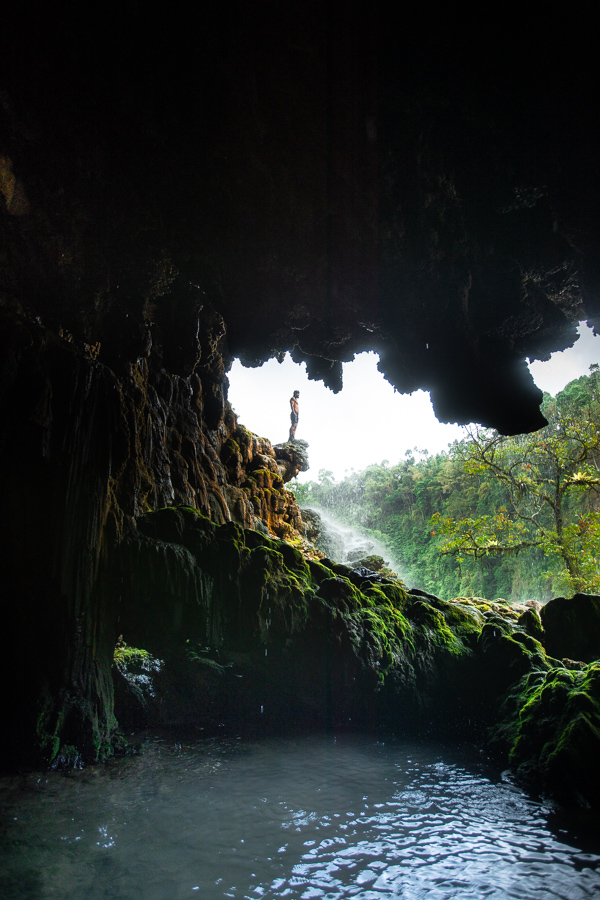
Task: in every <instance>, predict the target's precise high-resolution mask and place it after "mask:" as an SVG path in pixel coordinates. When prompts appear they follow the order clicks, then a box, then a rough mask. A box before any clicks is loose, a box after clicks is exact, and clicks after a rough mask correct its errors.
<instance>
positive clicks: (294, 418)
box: [290, 412, 298, 425]
mask: <svg viewBox="0 0 600 900" xmlns="http://www.w3.org/2000/svg"><path fill="white" fill-rule="evenodd" d="M290 420H291V422H292V425H297V424H298V413H295V412H293V413H290Z"/></svg>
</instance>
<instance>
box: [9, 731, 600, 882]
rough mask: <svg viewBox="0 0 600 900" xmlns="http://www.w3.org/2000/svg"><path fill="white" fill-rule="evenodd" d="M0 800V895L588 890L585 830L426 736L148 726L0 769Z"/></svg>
mask: <svg viewBox="0 0 600 900" xmlns="http://www.w3.org/2000/svg"><path fill="white" fill-rule="evenodd" d="M0 804H1V807H2V811H3V813H4V822H5V824H4V826H3V828H2V830H1V832H0V852H1V853H2V858H3V873H4V874H3V883H2V889H1V890H0V895H1V896H2V898H3V900H17V898H18V900H50V898H53V897H57V896H59V897H61V900H81V898H82V897H85V898H86V900H109V898H110V900H184V898H193V897H200V898H202V900H220V898H225V897H227V898H237V900H253V898H254V900H260V898H264V900H268V898H288V900H310V898H323V900H347V898H360V900H387V898H403V900H416V898H425V897H427V900H463V898H471V897H477V898H491V900H500V898H502V900H507V898H513V897H514V898H518V900H546V898H549V900H553V898H556V900H585V898H592V897H598V896H600V856H598V855H596V852H595V851H596V850H600V845H598V844H596V845H594V847H593V848H591V847H590V846H589V843H588V844H587V845H586V847H585V852H584V850H583V849H579V847H578V845H577V842H575V841H571V842H569V831H568V829H563V830H562V831H560V837H559V836H557V830H556V829H555V830H553V829H551V828H550V827H549V824H548V819H549V812H548V810H547V809H545V808H544V807H543V806H542V805H541V804H539V803H537V802H535V801H534V800H532V799H531V798H529V797H528V796H527V795H525V794H523V793H522V792H521V791H519V790H517V789H516V788H515V787H514V786H513V785H512V784H510V782H503V781H501V780H500V779H499V778H497V777H496V776H495V774H494V773H490V772H488V771H486V770H485V767H484V765H483V764H482V763H481V761H480V760H478V759H477V758H475V757H473V756H471V757H470V758H469V759H467V757H466V756H465V754H464V752H463V754H462V756H461V755H459V754H457V752H456V751H455V750H450V749H448V748H444V747H439V746H435V745H418V744H414V743H407V742H402V741H391V742H386V743H385V744H381V743H377V742H376V741H375V740H373V739H372V738H366V737H357V736H352V737H351V736H345V737H344V738H338V739H337V740H335V739H333V738H331V737H324V736H311V737H305V738H295V739H292V738H289V739H282V738H278V739H269V740H264V741H255V742H250V743H243V742H240V741H237V742H231V741H230V742H225V741H223V742H217V741H212V742H211V741H204V742H196V743H194V742H191V743H189V744H186V743H185V742H183V743H181V742H180V743H174V742H171V743H169V741H167V740H165V739H160V740H159V739H156V740H153V741H151V742H150V743H149V745H148V748H147V750H146V753H145V754H144V755H143V756H142V757H139V758H137V759H133V760H125V761H122V762H120V763H115V764H114V765H111V766H108V767H105V768H102V769H97V770H87V771H83V772H78V773H74V774H73V775H72V776H70V777H68V778H67V777H64V776H60V775H57V774H56V773H53V774H51V775H48V776H45V777H44V778H41V779H40V778H39V777H36V778H34V777H24V778H12V779H8V778H6V779H0ZM591 849H593V852H590V850H591Z"/></svg>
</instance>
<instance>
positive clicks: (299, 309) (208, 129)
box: [0, 0, 600, 433]
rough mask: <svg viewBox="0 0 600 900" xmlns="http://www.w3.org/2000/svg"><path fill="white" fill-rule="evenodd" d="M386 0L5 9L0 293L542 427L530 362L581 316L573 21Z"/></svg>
mask: <svg viewBox="0 0 600 900" xmlns="http://www.w3.org/2000/svg"><path fill="white" fill-rule="evenodd" d="M387 6H389V4H388V5H386V6H384V5H383V4H382V5H381V6H378V5H377V4H374V3H372V2H370V3H366V2H359V0H354V2H347V3H345V2H344V3H342V2H333V0H332V2H329V3H327V2H310V0H307V2H274V0H264V2H233V3H230V4H211V3H208V4H205V5H204V6H203V7H202V9H201V14H200V15H199V16H197V15H196V13H197V10H194V9H193V7H191V6H184V5H179V4H177V3H175V4H172V5H170V6H169V7H168V8H165V9H164V10H163V12H162V14H161V15H160V16H159V15H153V16H149V15H148V13H147V11H146V8H145V7H144V6H143V5H142V4H140V3H138V2H133V0H128V2H123V3H121V4H119V6H118V7H117V6H116V5H115V6H114V12H113V14H111V12H110V11H111V9H112V5H111V4H103V5H102V6H100V5H98V6H97V7H94V6H93V5H92V6H91V7H89V6H86V7H84V8H81V9H80V10H77V11H74V10H72V9H70V10H68V11H64V10H63V9H62V7H61V6H60V4H52V3H51V4H48V5H47V6H46V7H45V11H44V12H41V13H40V14H39V16H38V18H36V19H33V18H32V17H26V16H23V21H18V19H17V17H16V15H15V16H14V17H13V19H14V21H12V22H11V23H9V24H8V25H7V26H6V23H5V26H6V27H4V36H3V54H2V62H1V66H2V71H1V83H0V91H1V110H0V168H1V173H0V174H1V180H0V187H1V188H2V197H3V199H4V202H3V203H0V225H1V227H2V233H3V247H2V250H1V253H2V273H1V274H0V296H1V298H2V302H5V303H6V302H12V303H19V304H21V305H22V306H23V307H24V308H26V309H28V310H31V311H33V312H34V313H35V314H36V315H39V316H40V317H41V319H42V320H43V321H44V322H45V323H46V324H48V325H54V326H56V327H60V328H62V329H65V330H68V331H69V332H70V333H72V334H73V335H74V336H75V338H76V339H80V340H85V341H87V342H88V343H97V344H98V345H99V347H100V348H101V349H100V357H99V358H100V359H101V360H102V359H105V361H106V362H107V363H111V362H112V361H114V359H115V358H116V357H119V358H121V360H122V359H124V358H127V357H128V356H130V357H135V356H136V355H139V354H140V353H141V352H144V350H143V345H144V340H143V339H142V338H141V337H140V334H141V332H142V331H143V330H144V329H146V331H147V330H148V328H152V327H160V323H161V322H163V323H164V322H165V321H167V320H168V319H169V316H171V317H174V316H175V317H176V318H177V321H178V323H179V325H180V327H181V328H182V329H185V328H187V329H189V332H190V333H192V332H193V330H194V328H195V327H196V328H197V321H198V311H199V310H200V308H201V307H202V305H203V304H211V305H212V306H214V307H216V309H217V310H218V312H219V313H220V314H221V315H222V317H223V319H224V322H225V327H226V330H227V341H228V353H229V355H230V357H231V358H233V357H240V359H241V360H242V362H244V363H245V364H248V365H257V364H259V363H260V362H262V361H264V360H265V359H267V358H269V357H272V356H275V355H279V356H280V355H281V354H283V353H284V352H285V351H288V350H289V351H291V352H292V355H293V357H294V359H296V360H297V361H305V362H306V364H307V368H308V372H309V375H310V377H313V378H318V379H322V380H323V381H324V382H325V383H326V384H327V385H328V386H329V387H331V388H332V389H333V390H339V389H340V387H341V372H342V367H341V363H342V362H344V361H348V360H351V359H352V358H353V356H354V354H356V353H357V352H360V351H364V350H374V351H376V352H377V353H378V354H379V357H380V368H381V370H382V371H383V373H384V375H385V377H386V378H387V379H388V380H389V381H390V382H391V383H392V384H393V385H394V386H395V387H396V388H397V389H398V390H400V391H403V392H407V391H413V390H416V389H418V388H424V389H426V390H430V391H431V394H432V399H433V402H434V407H435V409H436V413H437V415H438V417H439V418H440V419H441V420H442V421H457V422H469V421H479V422H482V423H484V424H489V425H492V426H494V427H497V428H498V429H499V430H501V431H504V432H508V433H514V432H518V431H526V430H532V429H535V428H537V427H540V426H541V425H542V424H543V418H542V416H541V414H540V412H539V404H540V401H541V393H540V392H539V391H538V389H537V388H536V387H535V385H534V384H533V381H532V380H531V377H530V375H529V372H528V370H527V367H526V361H525V360H526V357H529V358H532V359H540V358H547V357H548V356H549V354H550V353H551V352H552V351H555V350H559V349H564V348H565V347H567V346H570V345H572V343H573V342H574V340H575V337H576V326H577V323H578V322H579V321H580V320H583V319H585V320H587V321H589V322H590V324H592V325H594V324H596V323H597V322H599V321H600V320H599V318H598V316H599V305H600V301H599V299H598V297H599V291H598V289H599V287H600V260H599V254H598V209H599V208H600V202H599V201H600V184H599V175H598V165H597V162H598V152H597V150H598V114H597V103H596V99H595V96H593V93H592V86H593V85H594V84H595V77H594V74H595V69H596V67H597V65H596V60H595V48H594V46H593V43H592V40H593V27H592V23H591V22H590V23H587V25H586V22H585V21H584V18H585V17H584V16H583V15H582V14H581V15H580V17H579V19H577V20H576V19H575V14H574V13H573V14H572V15H571V14H569V13H567V14H565V13H564V10H563V12H562V15H561V17H560V19H559V17H558V12H557V13H556V19H552V18H551V17H546V18H545V19H540V18H537V19H534V18H533V15H532V16H531V19H530V20H528V18H527V15H526V14H522V15H521V16H520V17H519V19H518V20H511V19H510V18H509V17H508V14H506V17H505V18H504V19H502V20H500V19H498V18H494V17H493V16H492V14H491V13H490V15H489V18H488V19H484V18H483V14H479V17H478V18H477V19H473V18H472V17H471V18H467V17H465V18H462V19H461V17H460V15H459V13H458V12H457V11H456V9H454V8H453V9H452V18H450V15H448V17H447V18H446V19H444V18H440V13H439V12H438V13H436V12H435V9H436V7H434V6H433V5H428V4H423V5H422V7H421V12H420V13H416V12H415V11H414V10H413V11H411V13H410V15H409V14H408V13H406V14H405V15H399V14H398V8H396V7H394V8H393V10H390V11H389V12H387ZM117 338H118V340H117ZM146 343H147V341H146Z"/></svg>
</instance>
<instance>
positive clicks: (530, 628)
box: [517, 609, 544, 644]
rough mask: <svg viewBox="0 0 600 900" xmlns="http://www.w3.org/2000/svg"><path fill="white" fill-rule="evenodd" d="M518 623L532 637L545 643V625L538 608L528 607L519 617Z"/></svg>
mask: <svg viewBox="0 0 600 900" xmlns="http://www.w3.org/2000/svg"><path fill="white" fill-rule="evenodd" d="M517 621H518V625H519V627H520V628H523V630H524V631H526V632H527V634H530V635H531V637H533V638H535V639H536V640H538V641H540V643H542V644H543V643H544V626H543V625H542V620H541V619H540V614H539V612H538V611H537V609H526V610H525V612H524V613H522V614H521V615H520V616H519V618H518V620H517Z"/></svg>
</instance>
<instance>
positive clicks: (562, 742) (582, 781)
mask: <svg viewBox="0 0 600 900" xmlns="http://www.w3.org/2000/svg"><path fill="white" fill-rule="evenodd" d="M598 758H600V664H599V663H592V664H591V665H590V666H588V667H587V668H586V669H585V670H584V671H569V670H567V669H564V668H559V667H557V668H553V669H551V670H550V671H549V672H548V673H546V675H545V676H544V678H543V679H537V680H535V681H533V680H530V681H529V683H527V684H524V685H523V691H522V697H521V705H520V709H519V711H518V719H517V720H516V721H513V727H512V732H511V741H510V750H509V762H510V764H511V766H513V768H514V769H515V771H516V773H517V775H518V776H519V777H520V778H521V779H522V780H523V781H525V782H526V783H527V784H529V785H531V786H533V787H535V788H537V789H541V790H543V791H545V792H546V793H549V794H551V795H552V796H553V797H555V798H557V799H558V800H560V801H561V802H563V803H567V804H583V805H588V804H594V805H596V804H598V803H599V802H600V770H599V768H598Z"/></svg>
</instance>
